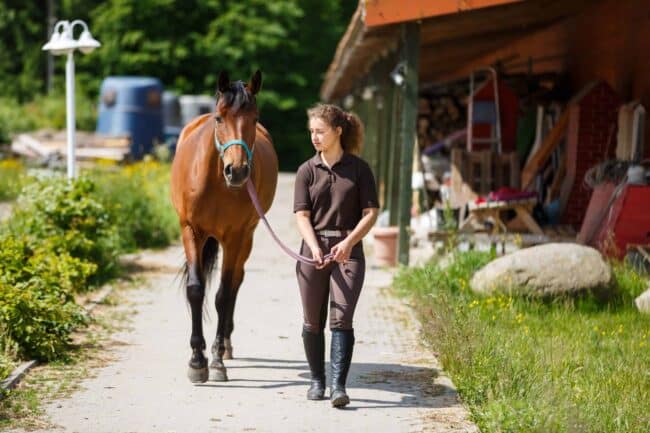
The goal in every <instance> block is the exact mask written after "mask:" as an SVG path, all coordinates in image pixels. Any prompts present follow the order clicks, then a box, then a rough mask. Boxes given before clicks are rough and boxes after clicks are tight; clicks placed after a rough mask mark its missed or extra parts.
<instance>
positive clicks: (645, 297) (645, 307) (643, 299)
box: [634, 288, 650, 313]
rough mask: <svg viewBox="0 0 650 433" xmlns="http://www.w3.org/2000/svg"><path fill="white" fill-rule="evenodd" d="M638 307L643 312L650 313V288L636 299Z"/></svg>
mask: <svg viewBox="0 0 650 433" xmlns="http://www.w3.org/2000/svg"><path fill="white" fill-rule="evenodd" d="M634 303H635V304H636V308H638V309H639V311H640V312H642V313H650V288H649V289H648V290H646V291H645V292H643V293H641V294H640V295H639V297H638V298H636V299H635V300H634Z"/></svg>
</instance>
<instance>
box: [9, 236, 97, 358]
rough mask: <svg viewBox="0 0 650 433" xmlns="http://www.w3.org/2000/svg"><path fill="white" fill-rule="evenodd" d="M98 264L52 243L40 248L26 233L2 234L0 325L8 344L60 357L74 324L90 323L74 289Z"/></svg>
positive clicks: (35, 353)
mask: <svg viewBox="0 0 650 433" xmlns="http://www.w3.org/2000/svg"><path fill="white" fill-rule="evenodd" d="M93 271H94V265H92V264H89V263H86V262H84V261H83V260H80V259H76V258H74V257H71V256H70V255H68V254H66V253H65V252H61V253H59V254H57V255H54V254H52V253H51V252H50V251H49V250H48V249H47V247H40V248H38V247H37V248H35V247H34V246H33V245H32V243H31V241H30V240H29V239H28V238H26V237H17V236H14V235H12V234H9V233H4V234H2V235H1V236H0V327H2V328H3V329H4V330H5V332H4V333H3V334H4V335H3V340H4V341H3V343H2V346H4V348H7V347H12V346H15V347H16V348H17V351H18V353H19V355H22V356H26V357H30V358H36V359H40V360H51V359H54V358H57V357H60V356H61V355H62V354H63V353H64V352H65V350H66V347H67V342H68V337H69V335H70V332H71V331H72V330H73V329H74V327H76V326H79V325H80V324H83V323H85V321H86V317H85V315H84V314H83V310H82V309H81V307H79V306H78V305H77V304H75V302H74V298H73V290H74V289H75V288H76V287H78V285H79V284H81V283H83V282H85V280H86V279H87V278H88V277H89V276H90V275H91V274H92V272H93Z"/></svg>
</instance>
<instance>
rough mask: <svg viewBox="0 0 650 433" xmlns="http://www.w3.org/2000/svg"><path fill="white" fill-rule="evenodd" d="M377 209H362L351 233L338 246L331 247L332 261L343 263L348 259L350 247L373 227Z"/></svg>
mask: <svg viewBox="0 0 650 433" xmlns="http://www.w3.org/2000/svg"><path fill="white" fill-rule="evenodd" d="M378 213H379V209H378V208H376V207H369V208H366V209H363V211H362V213H361V215H362V216H361V219H360V220H359V222H358V223H357V225H356V227H355V228H354V230H352V232H351V233H350V234H349V235H347V237H346V238H345V239H343V240H342V241H341V242H339V243H338V244H336V245H334V247H332V251H331V253H332V254H333V255H334V258H333V259H334V260H335V261H337V262H339V263H345V262H346V261H347V260H348V259H349V258H350V252H352V247H353V246H355V245H356V244H357V243H358V242H359V241H360V240H361V239H363V237H364V236H365V235H367V234H368V232H369V231H370V229H371V228H372V226H374V225H375V222H376V221H377V214H378Z"/></svg>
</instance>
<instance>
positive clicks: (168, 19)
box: [0, 0, 356, 169]
mask: <svg viewBox="0 0 650 433" xmlns="http://www.w3.org/2000/svg"><path fill="white" fill-rule="evenodd" d="M3 1H4V4H5V7H4V8H3V9H0V22H3V21H2V17H4V16H5V15H7V16H8V15H11V16H13V17H15V18H13V19H14V21H11V20H9V19H5V21H4V22H10V23H11V25H9V26H8V27H7V28H4V27H2V24H0V34H1V35H3V36H4V35H5V34H8V33H10V32H13V33H12V34H19V35H21V36H20V38H22V39H20V38H19V37H18V36H13V39H11V38H9V37H7V38H4V37H3V39H2V41H3V42H4V43H5V44H8V42H7V41H12V42H11V43H12V47H10V48H11V49H12V50H13V51H11V50H10V51H9V52H10V53H13V54H4V52H7V51H5V50H3V52H2V53H0V97H1V96H7V95H13V96H15V97H20V98H21V99H22V100H26V99H29V98H31V97H33V96H34V95H35V94H37V93H41V92H44V90H45V88H44V85H45V84H44V80H43V77H44V76H45V59H46V56H45V54H44V53H43V52H42V51H40V48H41V46H42V45H43V43H44V41H45V39H46V36H45V34H46V33H47V31H46V19H47V17H46V16H45V12H44V11H45V5H44V4H42V3H45V2H44V1H40V2H36V3H34V2H26V4H27V5H29V6H25V4H24V3H23V2H22V1H18V0H11V1H7V0H3ZM14 3H15V4H16V6H12V7H8V6H6V5H12V4H14ZM19 3H20V5H21V7H20V8H19V7H18V6H17V5H18V4H19ZM54 3H57V4H56V11H57V18H66V19H69V18H80V19H84V20H85V21H87V22H88V24H89V26H90V28H91V31H92V33H93V35H94V36H95V37H96V38H97V39H98V40H100V42H101V43H102V46H101V48H100V49H98V50H96V51H94V52H93V53H92V54H91V55H87V56H84V55H76V56H75V63H76V67H77V83H78V89H77V91H78V92H80V93H85V94H86V95H87V96H88V97H90V98H93V99H95V98H96V97H97V93H98V91H99V85H100V83H101V80H102V79H103V78H104V77H106V76H108V75H148V76H154V77H158V78H160V79H161V81H162V82H163V84H164V85H165V88H166V89H169V90H175V91H177V92H179V93H193V94H214V92H215V89H216V81H217V77H218V76H219V72H220V71H221V70H228V71H229V72H230V76H231V77H233V78H236V79H244V80H246V79H248V78H249V77H250V76H251V74H252V73H253V72H254V71H255V69H258V68H259V69H261V70H262V72H263V74H264V84H263V91H262V92H261V93H260V96H259V106H260V112H261V116H260V117H261V121H262V122H263V123H264V125H265V126H266V127H267V128H268V129H269V131H270V132H271V134H272V135H273V137H274V142H275V144H276V148H277V150H278V153H279V156H280V164H281V168H283V169H293V168H295V167H296V166H297V164H298V163H299V162H300V161H302V160H303V159H305V158H306V157H307V156H308V155H309V154H311V153H312V151H313V150H312V148H311V145H310V144H309V141H308V137H307V135H306V132H305V131H306V116H305V109H306V108H307V107H308V106H310V105H312V104H313V103H315V102H316V101H318V90H319V88H320V85H321V83H322V78H323V74H324V72H325V70H326V68H327V65H328V64H329V62H330V61H331V60H332V57H333V54H334V51H335V48H336V44H337V42H338V40H339V38H340V37H341V35H342V33H343V31H344V30H345V27H346V25H347V22H348V20H349V17H350V16H351V15H352V12H353V10H354V8H355V7H356V2H354V1H352V0H330V1H325V0H274V1H268V0H246V1H242V0H109V1H105V2H101V3H99V4H98V3H97V2H96V1H92V0H63V1H61V2H60V3H59V2H56V1H54ZM0 7H1V6H0ZM5 10H6V11H8V12H6V13H3V12H2V11H5ZM18 11H20V12H18ZM10 12H11V13H10ZM12 14H13V15H12ZM28 29H29V31H28ZM25 35H28V36H29V37H27V36H25ZM18 39H20V40H21V41H22V40H24V41H25V42H21V43H22V45H20V44H19V43H18V42H13V41H14V40H18ZM18 46H20V47H22V48H20V49H19V48H18ZM0 48H1V45H0ZM13 58H22V63H23V64H24V65H25V66H24V67H22V68H19V67H17V66H16V65H15V64H14V63H12V62H11V59H13ZM64 63H65V62H63V61H61V60H60V59H59V60H57V61H56V62H55V75H56V77H57V83H56V88H57V89H58V88H61V87H62V86H63V82H62V81H63V77H64V66H65V64H64ZM27 66H29V67H27ZM5 71H6V72H5ZM16 78H19V81H20V82H23V83H29V84H30V85H29V86H27V85H25V86H24V90H21V91H18V90H17V89H16V88H15V87H16V86H15V85H14V81H16ZM12 92H13V93H12ZM95 100H96V99H95Z"/></svg>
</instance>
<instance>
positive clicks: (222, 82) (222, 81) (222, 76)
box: [217, 71, 230, 93]
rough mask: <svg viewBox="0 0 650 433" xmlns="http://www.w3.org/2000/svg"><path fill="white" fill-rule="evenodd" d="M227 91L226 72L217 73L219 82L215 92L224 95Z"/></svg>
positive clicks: (227, 78) (228, 87) (228, 79)
mask: <svg viewBox="0 0 650 433" xmlns="http://www.w3.org/2000/svg"><path fill="white" fill-rule="evenodd" d="M228 89H230V78H229V77H228V72H226V71H221V72H220V73H219V82H218V84H217V90H218V91H219V92H221V93H224V92H226V91H227V90H228Z"/></svg>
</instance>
